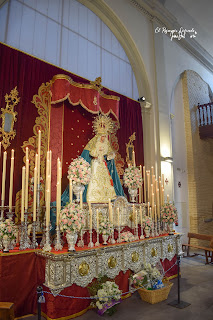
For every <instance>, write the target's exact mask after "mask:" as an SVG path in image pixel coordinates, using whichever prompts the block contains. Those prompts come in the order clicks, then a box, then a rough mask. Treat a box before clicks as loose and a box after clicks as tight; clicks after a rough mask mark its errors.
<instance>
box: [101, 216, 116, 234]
mask: <svg viewBox="0 0 213 320" xmlns="http://www.w3.org/2000/svg"><path fill="white" fill-rule="evenodd" d="M113 231H114V228H113V224H112V222H110V221H109V219H108V218H107V217H103V216H102V217H101V218H100V221H99V233H100V234H103V235H107V236H109V235H111V234H112V233H113Z"/></svg>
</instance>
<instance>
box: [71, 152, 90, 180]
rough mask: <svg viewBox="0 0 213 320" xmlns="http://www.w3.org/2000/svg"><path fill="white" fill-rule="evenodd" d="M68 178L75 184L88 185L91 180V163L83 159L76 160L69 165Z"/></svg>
mask: <svg viewBox="0 0 213 320" xmlns="http://www.w3.org/2000/svg"><path fill="white" fill-rule="evenodd" d="M67 178H68V179H71V180H72V181H73V184H76V183H82V184H84V185H87V184H88V183H89V181H90V178H91V167H90V164H89V162H87V161H86V160H85V159H84V158H82V157H78V158H76V159H74V160H73V161H72V162H71V163H70V165H69V169H68V175H67Z"/></svg>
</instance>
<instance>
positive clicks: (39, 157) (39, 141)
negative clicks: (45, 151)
mask: <svg viewBox="0 0 213 320" xmlns="http://www.w3.org/2000/svg"><path fill="white" fill-rule="evenodd" d="M40 163H41V130H39V131H38V184H40Z"/></svg>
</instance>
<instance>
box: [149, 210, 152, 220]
mask: <svg viewBox="0 0 213 320" xmlns="http://www.w3.org/2000/svg"><path fill="white" fill-rule="evenodd" d="M149 216H150V218H152V208H151V207H150V208H149Z"/></svg>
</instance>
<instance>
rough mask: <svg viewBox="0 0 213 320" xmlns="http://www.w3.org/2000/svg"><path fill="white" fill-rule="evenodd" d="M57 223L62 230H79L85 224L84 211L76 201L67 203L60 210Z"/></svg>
mask: <svg viewBox="0 0 213 320" xmlns="http://www.w3.org/2000/svg"><path fill="white" fill-rule="evenodd" d="M59 223H60V226H61V231H63V232H67V233H70V232H80V231H81V229H82V228H83V227H84V226H85V212H84V211H83V210H82V209H80V207H79V205H78V204H77V203H72V202H70V203H68V204H67V205H66V206H65V207H64V208H63V209H62V210H61V212H60V218H59Z"/></svg>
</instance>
